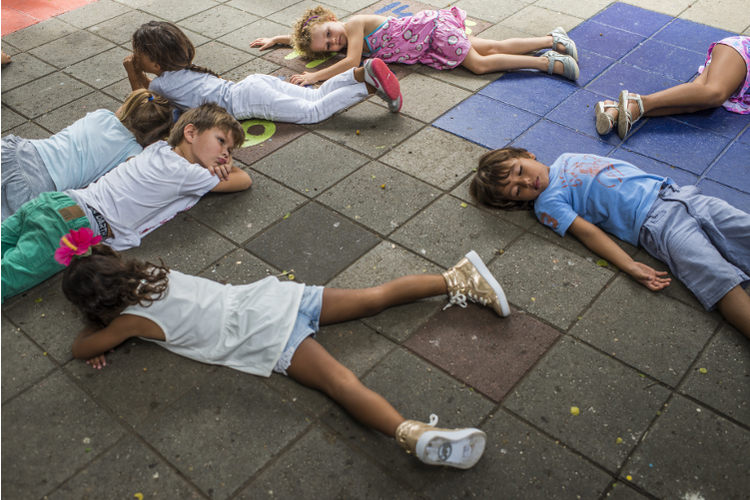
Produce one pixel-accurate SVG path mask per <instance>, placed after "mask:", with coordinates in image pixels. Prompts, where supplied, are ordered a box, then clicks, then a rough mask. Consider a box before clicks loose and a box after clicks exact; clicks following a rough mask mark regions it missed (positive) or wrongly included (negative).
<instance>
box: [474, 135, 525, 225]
mask: <svg viewBox="0 0 750 500" xmlns="http://www.w3.org/2000/svg"><path fill="white" fill-rule="evenodd" d="M513 158H531V153H529V152H528V151H526V150H525V149H523V148H511V147H509V148H503V149H495V150H494V151H490V152H489V153H485V154H484V155H482V157H481V158H480V159H479V167H478V168H477V173H476V175H474V178H473V179H472V180H471V184H470V185H469V193H470V194H471V197H472V198H474V199H475V200H476V201H477V202H479V203H481V204H483V205H487V206H490V207H495V208H503V209H505V210H510V211H513V210H531V209H532V208H533V207H534V201H533V200H531V201H517V200H509V199H507V198H506V197H505V196H503V194H502V193H501V192H500V189H501V188H503V187H505V186H507V185H508V183H509V181H506V179H507V178H508V176H509V175H510V165H508V160H512V159H513ZM503 181H505V182H503Z"/></svg>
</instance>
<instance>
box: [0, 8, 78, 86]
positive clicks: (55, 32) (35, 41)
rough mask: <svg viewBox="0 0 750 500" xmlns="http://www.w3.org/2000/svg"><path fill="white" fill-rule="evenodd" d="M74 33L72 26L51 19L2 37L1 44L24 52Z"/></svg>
mask: <svg viewBox="0 0 750 500" xmlns="http://www.w3.org/2000/svg"><path fill="white" fill-rule="evenodd" d="M76 31H78V30H77V29H76V28H75V27H74V26H71V25H70V24H68V23H65V22H63V21H60V20H59V19H57V18H55V17H53V18H52V19H47V20H46V21H42V22H40V23H38V24H32V25H31V26H29V27H28V28H24V29H22V30H19V31H16V32H15V33H11V34H9V35H6V36H4V37H3V44H6V43H9V44H11V45H12V46H13V47H15V48H17V49H19V50H24V51H26V50H29V49H33V48H34V47H38V46H40V45H44V44H45V43H47V42H51V41H52V40H57V39H58V38H62V37H64V36H66V35H70V34H71V33H75V32H76ZM3 92H5V85H3Z"/></svg>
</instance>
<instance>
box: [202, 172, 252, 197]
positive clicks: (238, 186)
mask: <svg viewBox="0 0 750 500" xmlns="http://www.w3.org/2000/svg"><path fill="white" fill-rule="evenodd" d="M252 185H253V181H252V179H250V176H249V175H248V173H247V172H245V171H244V170H240V169H239V168H237V167H235V166H234V165H232V169H231V170H230V171H229V175H228V176H227V179H226V180H223V181H220V182H219V183H218V184H217V185H216V186H215V187H214V188H213V189H212V190H211V192H212V193H234V192H236V191H244V190H246V189H248V188H250V186H252Z"/></svg>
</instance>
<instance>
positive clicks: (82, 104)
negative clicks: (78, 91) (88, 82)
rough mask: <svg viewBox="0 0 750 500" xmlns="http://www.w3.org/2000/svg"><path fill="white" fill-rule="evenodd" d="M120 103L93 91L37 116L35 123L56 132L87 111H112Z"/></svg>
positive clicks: (81, 116)
mask: <svg viewBox="0 0 750 500" xmlns="http://www.w3.org/2000/svg"><path fill="white" fill-rule="evenodd" d="M121 105H122V104H121V103H120V102H118V101H116V100H115V99H112V98H111V97H110V96H108V95H106V94H102V93H101V92H94V93H93V94H89V95H87V96H84V97H82V98H80V99H77V100H75V101H73V102H71V103H69V104H66V105H64V106H62V107H60V108H57V109H56V110H54V111H52V112H50V113H46V114H44V115H42V116H40V117H38V118H37V119H36V120H34V121H35V123H37V124H39V125H41V126H42V127H44V128H46V129H47V130H49V131H51V132H53V133H55V134H56V133H58V132H60V131H61V130H62V129H64V128H65V127H68V126H70V125H72V124H73V123H75V122H76V121H77V120H80V119H81V118H83V117H84V116H86V115H87V114H88V113H91V112H94V111H96V110H97V109H108V110H110V111H112V112H115V111H117V108H119V107H120V106H121Z"/></svg>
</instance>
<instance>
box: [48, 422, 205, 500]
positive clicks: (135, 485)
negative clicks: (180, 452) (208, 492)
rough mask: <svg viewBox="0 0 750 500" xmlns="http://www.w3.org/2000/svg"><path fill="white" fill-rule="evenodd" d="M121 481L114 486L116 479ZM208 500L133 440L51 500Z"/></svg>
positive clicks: (123, 442)
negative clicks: (138, 496) (139, 498)
mask: <svg viewBox="0 0 750 500" xmlns="http://www.w3.org/2000/svg"><path fill="white" fill-rule="evenodd" d="M113 477H116V478H118V479H119V480H118V481H117V483H114V484H113V483H112V478H113ZM134 492H135V493H140V494H141V495H143V496H144V498H183V499H186V500H187V499H199V498H204V497H203V495H202V494H201V493H200V491H199V490H198V489H197V488H195V487H194V486H193V485H191V484H190V483H188V482H186V481H185V479H184V478H183V477H181V476H180V475H179V474H178V473H177V472H176V471H175V470H174V469H172V467H170V465H169V464H168V463H167V462H165V461H164V459H163V458H161V457H159V456H158V455H156V454H155V453H154V452H153V451H152V450H150V449H149V448H148V447H146V446H144V444H143V443H142V442H141V441H139V440H138V439H137V438H135V437H133V436H127V437H125V438H124V439H122V440H121V441H120V442H118V443H117V445H115V446H114V447H113V448H112V449H110V450H108V451H107V452H106V453H104V454H103V455H102V456H100V457H98V458H97V460H95V461H94V462H92V463H91V464H89V465H87V466H86V467H85V468H83V469H82V470H81V471H80V472H78V474H77V475H75V476H74V477H73V478H72V479H71V480H70V481H68V482H67V483H65V484H63V485H62V486H61V487H60V489H58V490H57V491H55V492H54V493H53V494H51V495H49V497H48V498H49V499H50V500H62V499H65V498H93V497H101V498H107V497H109V498H131V497H135V494H134Z"/></svg>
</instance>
